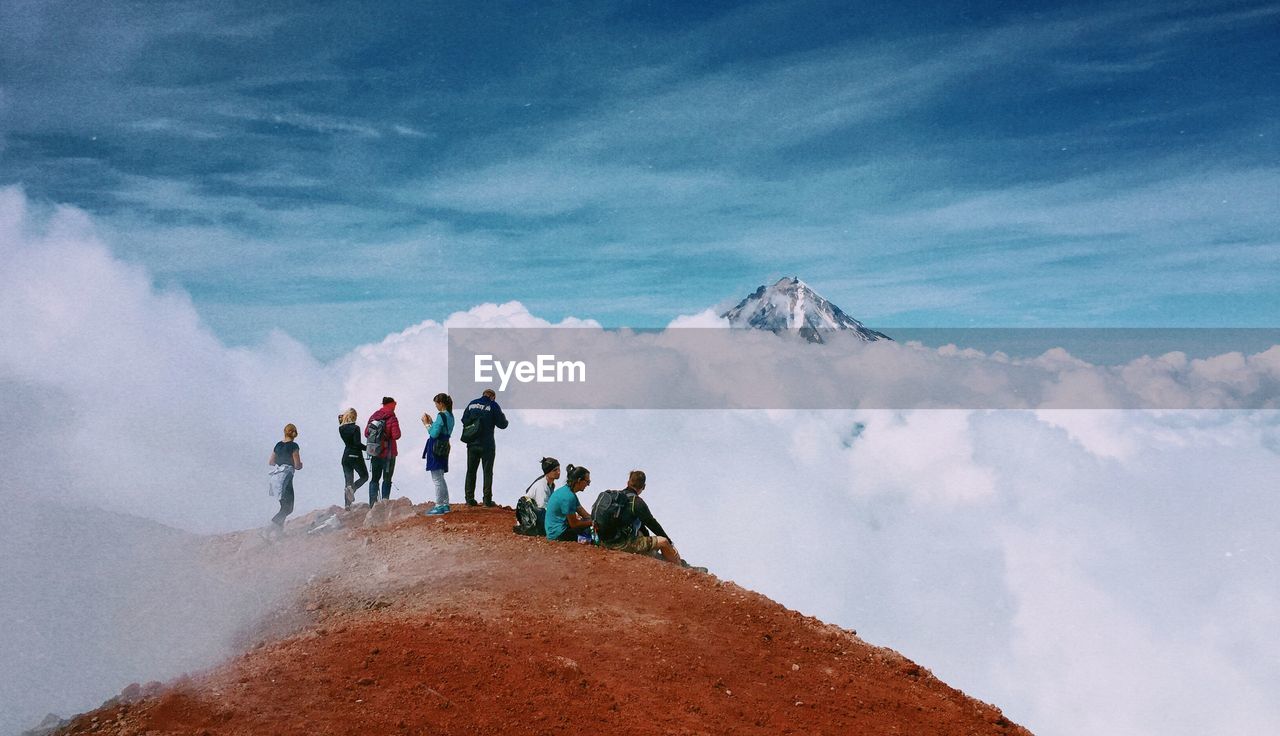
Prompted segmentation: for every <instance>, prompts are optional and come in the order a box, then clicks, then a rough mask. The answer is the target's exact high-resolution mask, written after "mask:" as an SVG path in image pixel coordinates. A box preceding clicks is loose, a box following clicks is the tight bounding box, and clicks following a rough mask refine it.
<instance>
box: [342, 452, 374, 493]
mask: <svg viewBox="0 0 1280 736" xmlns="http://www.w3.org/2000/svg"><path fill="white" fill-rule="evenodd" d="M342 476H343V477H344V478H346V479H347V485H349V486H351V490H353V491H358V490H360V486H362V485H364V482H365V481H367V480H369V468H367V467H366V466H365V464H364V458H362V457H344V458H342ZM356 476H359V477H356ZM353 478H355V480H354V481H353V480H352V479H353Z"/></svg>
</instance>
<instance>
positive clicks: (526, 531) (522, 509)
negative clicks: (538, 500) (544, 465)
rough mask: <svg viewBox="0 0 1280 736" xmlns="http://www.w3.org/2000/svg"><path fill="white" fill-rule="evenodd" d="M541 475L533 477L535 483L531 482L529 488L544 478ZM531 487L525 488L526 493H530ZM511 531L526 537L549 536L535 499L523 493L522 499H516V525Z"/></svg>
mask: <svg viewBox="0 0 1280 736" xmlns="http://www.w3.org/2000/svg"><path fill="white" fill-rule="evenodd" d="M543 477H545V476H541V475H539V476H538V477H537V478H534V479H533V483H530V484H529V488H533V486H534V484H535V483H537V482H538V481H540V480H542V479H543ZM529 488H526V489H524V492H525V494H527V493H529ZM511 531H513V532H515V533H516V534H520V535H523V536H526V537H545V536H547V528H546V526H545V525H544V524H543V520H542V517H540V516H539V515H538V507H537V506H535V505H534V503H533V499H532V498H529V496H527V495H521V496H520V500H519V501H516V525H515V526H513V527H511Z"/></svg>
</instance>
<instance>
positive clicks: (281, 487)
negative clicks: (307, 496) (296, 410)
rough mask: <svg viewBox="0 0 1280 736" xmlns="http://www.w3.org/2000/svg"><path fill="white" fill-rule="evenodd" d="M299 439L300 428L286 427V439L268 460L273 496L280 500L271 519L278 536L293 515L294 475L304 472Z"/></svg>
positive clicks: (290, 425)
mask: <svg viewBox="0 0 1280 736" xmlns="http://www.w3.org/2000/svg"><path fill="white" fill-rule="evenodd" d="M297 438H298V428H297V427H295V426H293V425H292V424H286V425H284V439H283V440H281V441H279V442H277V443H276V446H275V447H274V448H273V449H272V450H271V456H270V457H268V458H267V465H270V466H271V477H270V480H271V486H270V488H271V495H272V496H277V497H279V499H280V510H279V511H278V512H276V515H275V516H273V517H271V523H272V524H274V525H275V528H274V532H275V533H276V534H283V533H284V520H285V519H287V518H289V514H292V513H293V474H294V472H295V471H298V470H302V455H301V454H300V451H299V449H298V443H297V442H294V440H295V439H297ZM268 528H270V527H268Z"/></svg>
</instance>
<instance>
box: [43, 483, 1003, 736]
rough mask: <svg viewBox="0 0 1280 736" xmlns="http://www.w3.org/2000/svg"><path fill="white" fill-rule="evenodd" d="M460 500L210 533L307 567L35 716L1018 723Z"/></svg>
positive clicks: (508, 725)
mask: <svg viewBox="0 0 1280 736" xmlns="http://www.w3.org/2000/svg"><path fill="white" fill-rule="evenodd" d="M455 508H456V509H458V510H457V511H455V512H454V513H450V514H448V515H446V516H442V517H435V518H428V517H423V516H420V515H416V514H415V513H414V512H415V511H416V510H417V509H414V508H413V507H411V506H410V505H409V502H408V501H407V500H404V499H400V500H397V501H392V502H390V503H386V502H384V503H382V504H379V505H378V507H377V508H376V509H375V512H374V514H372V515H367V511H366V510H365V509H364V508H362V507H360V506H357V508H356V509H354V510H352V511H349V512H342V511H339V512H337V513H336V515H335V518H336V519H337V521H336V522H334V521H328V523H327V524H323V525H321V524H318V522H322V521H324V520H325V518H324V517H322V516H321V512H317V513H314V514H312V515H310V516H308V517H303V518H301V519H298V520H296V521H294V522H293V523H292V524H290V525H289V527H288V533H287V534H286V535H285V537H284V538H283V539H281V540H278V541H275V542H268V541H266V540H264V539H262V538H261V537H260V536H259V535H258V534H257V533H256V532H243V533H238V534H232V535H226V536H221V537H215V538H212V539H210V540H209V542H208V545H207V553H208V555H209V558H210V564H212V565H215V566H217V567H219V568H220V569H221V570H222V571H223V573H224V574H226V575H255V574H261V573H262V571H264V570H267V569H269V568H272V567H274V566H281V565H290V564H299V562H300V561H303V560H306V561H307V562H308V563H309V564H313V565H317V566H318V567H317V570H318V572H316V573H315V574H313V575H312V576H311V579H310V581H309V582H307V583H306V584H305V585H303V586H301V587H300V588H299V589H298V590H297V591H296V595H294V596H290V597H289V600H290V602H289V603H288V604H287V605H285V606H283V607H282V608H280V609H278V610H276V611H275V612H274V613H273V614H272V615H270V616H268V617H267V619H266V620H264V621H262V622H261V623H260V624H259V625H258V626H257V628H255V629H254V630H253V631H250V632H246V633H245V636H244V641H243V652H244V653H243V654H241V655H239V656H236V657H234V658H233V659H231V660H229V661H226V662H224V663H223V664H221V665H219V666H217V667H216V668H214V669H212V670H210V671H207V672H204V673H199V674H193V675H189V676H186V677H183V678H180V679H178V680H175V681H173V682H170V683H167V684H163V685H161V684H159V683H151V684H149V685H148V686H145V687H139V686H137V685H134V686H130V687H129V688H126V690H125V691H124V692H123V693H121V695H120V696H119V697H117V698H113V699H112V700H110V701H108V702H107V703H106V704H104V705H103V707H101V708H100V709H98V710H96V711H93V712H90V713H85V714H82V715H79V716H76V717H75V718H73V719H71V720H70V721H64V722H62V723H60V724H49V726H47V727H46V728H44V729H41V730H40V732H41V733H113V734H272V735H273V736H285V735H286V734H307V735H311V734H361V735H362V736H365V735H368V734H584V735H585V734H615V733H653V734H727V733H733V734H770V735H772V734H787V733H794V734H854V733H865V734H890V733H900V734H931V735H935V734H937V735H941V734H1026V733H1028V732H1027V731H1026V730H1025V729H1023V728H1022V727H1020V726H1018V725H1015V724H1013V723H1011V722H1009V721H1008V720H1007V719H1005V718H1004V717H1003V716H1002V715H1001V713H1000V710H999V709H997V708H995V707H993V706H991V705H987V704H986V703H982V702H979V701H977V700H974V699H973V698H970V697H968V696H966V695H965V694H964V693H962V692H960V691H958V690H955V689H954V688H951V687H949V686H947V685H946V684H945V683H943V682H941V681H940V680H938V679H937V678H935V677H934V676H933V675H932V674H930V673H929V671H928V670H926V669H925V668H923V667H921V666H920V665H918V664H915V663H914V662H911V661H909V660H907V659H906V658H905V657H903V656H902V655H900V654H898V653H897V652H894V651H893V650H890V649H885V648H882V647H877V646H872V645H871V644H868V643H866V642H864V641H862V640H861V639H859V638H858V637H857V635H856V634H855V633H854V632H852V631H848V630H844V629H841V628H838V627H836V626H832V625H829V624H825V623H823V622H821V621H818V620H816V619H813V618H809V617H806V616H803V615H801V614H799V613H796V612H795V611H790V610H787V609H786V608H784V607H782V606H780V605H778V604H777V603H774V602H773V601H771V600H769V599H767V598H765V597H764V596H762V595H759V594H757V593H753V592H751V591H749V590H745V589H743V588H741V587H739V586H737V585H735V584H733V583H730V582H726V581H723V580H719V579H717V578H716V577H715V576H714V575H712V574H702V573H698V572H695V571H693V570H688V569H682V568H678V567H676V566H673V565H667V564H665V563H662V562H660V561H657V560H652V559H648V558H643V557H638V556H635V555H628V554H623V553H620V552H610V551H607V550H604V549H600V548H595V547H591V546H586V545H577V544H566V543H552V542H548V541H546V540H544V539H539V538H529V537H520V536H517V535H514V534H512V533H511V525H512V522H513V519H512V513H511V511H510V510H509V509H502V508H498V509H485V508H477V509H470V508H466V507H455ZM328 513H330V514H333V512H332V511H331V512H328ZM369 516H372V517H373V518H369ZM317 527H319V528H317ZM312 528H317V530H316V531H315V532H313V533H308V530H309V529H312Z"/></svg>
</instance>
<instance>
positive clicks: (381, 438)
mask: <svg viewBox="0 0 1280 736" xmlns="http://www.w3.org/2000/svg"><path fill="white" fill-rule="evenodd" d="M364 439H365V443H366V445H365V450H366V451H367V452H368V453H369V505H370V506H373V505H374V504H376V503H377V502H378V481H379V479H381V481H382V497H383V498H384V499H386V498H391V476H392V475H393V474H394V473H395V472H396V455H397V454H399V451H398V450H397V448H396V440H398V439H400V420H399V419H398V418H397V417H396V400H395V399H393V398H391V397H390V396H383V397H382V408H381V409H379V410H377V411H375V412H374V413H373V414H371V415H370V416H369V421H368V422H367V423H366V424H365V425H364Z"/></svg>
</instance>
